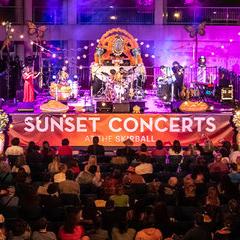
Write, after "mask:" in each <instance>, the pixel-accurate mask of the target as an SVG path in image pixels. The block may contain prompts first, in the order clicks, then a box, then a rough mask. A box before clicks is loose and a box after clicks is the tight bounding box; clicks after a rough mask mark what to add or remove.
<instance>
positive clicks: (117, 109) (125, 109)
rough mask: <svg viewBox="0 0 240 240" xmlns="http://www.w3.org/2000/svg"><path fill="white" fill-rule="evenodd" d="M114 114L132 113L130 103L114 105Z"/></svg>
mask: <svg viewBox="0 0 240 240" xmlns="http://www.w3.org/2000/svg"><path fill="white" fill-rule="evenodd" d="M113 112H114V113H130V104H129V103H113Z"/></svg>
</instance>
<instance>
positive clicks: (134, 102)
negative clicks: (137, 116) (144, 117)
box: [130, 101, 146, 113]
mask: <svg viewBox="0 0 240 240" xmlns="http://www.w3.org/2000/svg"><path fill="white" fill-rule="evenodd" d="M145 104H146V102H145V101H133V102H130V112H133V108H134V107H135V106H138V107H140V112H141V113H144V110H145Z"/></svg>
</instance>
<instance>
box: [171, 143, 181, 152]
mask: <svg viewBox="0 0 240 240" xmlns="http://www.w3.org/2000/svg"><path fill="white" fill-rule="evenodd" d="M172 149H173V151H174V152H176V153H180V152H181V150H182V147H181V144H180V142H179V141H178V140H174V141H173V147H172Z"/></svg>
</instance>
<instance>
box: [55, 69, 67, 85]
mask: <svg viewBox="0 0 240 240" xmlns="http://www.w3.org/2000/svg"><path fill="white" fill-rule="evenodd" d="M68 78H69V74H68V73H67V67H66V66H63V67H62V70H61V71H59V72H58V81H59V83H60V84H62V85H68V82H67V81H68Z"/></svg>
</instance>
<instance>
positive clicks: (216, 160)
mask: <svg viewBox="0 0 240 240" xmlns="http://www.w3.org/2000/svg"><path fill="white" fill-rule="evenodd" d="M214 160H215V162H218V163H219V162H221V161H222V154H221V153H220V152H218V153H217V154H216V155H215V158H214Z"/></svg>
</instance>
